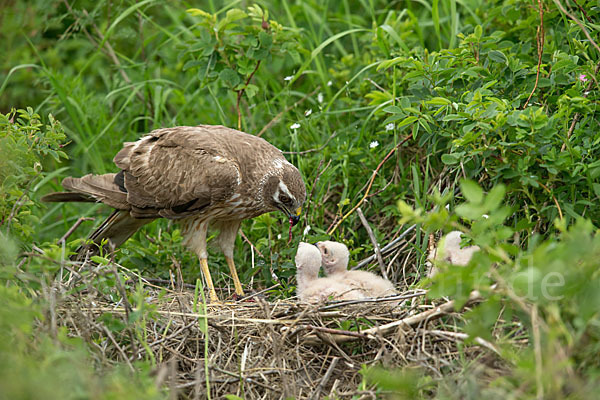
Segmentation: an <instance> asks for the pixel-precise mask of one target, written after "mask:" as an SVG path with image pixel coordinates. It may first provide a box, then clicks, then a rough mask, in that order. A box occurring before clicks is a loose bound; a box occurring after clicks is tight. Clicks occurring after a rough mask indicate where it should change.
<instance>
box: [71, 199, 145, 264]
mask: <svg viewBox="0 0 600 400" xmlns="http://www.w3.org/2000/svg"><path fill="white" fill-rule="evenodd" d="M151 221H153V218H148V219H139V218H133V217H132V216H131V215H130V214H129V211H122V210H115V211H114V212H113V213H112V214H110V215H109V216H108V218H106V220H105V221H104V222H103V223H102V224H101V225H100V226H99V227H98V228H97V229H96V230H95V231H94V232H92V234H91V235H90V236H89V238H88V241H90V240H91V241H92V243H88V244H84V245H81V246H79V248H78V249H77V250H76V254H75V255H73V256H72V257H71V259H72V260H73V261H83V260H85V259H86V258H88V257H91V256H93V255H96V254H98V253H99V252H100V245H101V244H102V241H103V240H104V239H107V240H108V243H107V244H106V245H105V249H106V251H107V252H110V251H112V249H115V248H117V247H119V246H120V245H122V244H123V243H124V242H125V241H126V240H127V239H129V238H130V237H131V236H133V234H134V233H135V232H136V231H137V230H138V229H140V228H141V227H142V226H144V225H146V224H147V223H149V222H151Z"/></svg>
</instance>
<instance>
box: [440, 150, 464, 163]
mask: <svg viewBox="0 0 600 400" xmlns="http://www.w3.org/2000/svg"><path fill="white" fill-rule="evenodd" d="M459 160H460V158H459V156H458V154H456V153H450V154H442V162H443V163H444V164H446V165H454V164H458V162H459Z"/></svg>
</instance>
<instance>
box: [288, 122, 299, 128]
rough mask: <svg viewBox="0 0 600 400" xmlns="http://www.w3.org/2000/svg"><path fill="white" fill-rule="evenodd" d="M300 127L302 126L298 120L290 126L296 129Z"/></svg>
mask: <svg viewBox="0 0 600 400" xmlns="http://www.w3.org/2000/svg"><path fill="white" fill-rule="evenodd" d="M298 128H300V124H299V123H297V122H296V123H295V124H292V125H291V126H290V129H294V130H296V129H298Z"/></svg>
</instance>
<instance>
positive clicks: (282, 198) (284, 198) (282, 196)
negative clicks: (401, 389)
mask: <svg viewBox="0 0 600 400" xmlns="http://www.w3.org/2000/svg"><path fill="white" fill-rule="evenodd" d="M290 200H291V199H290V198H289V196H287V195H285V194H280V195H279V201H280V202H282V203H289V202H290Z"/></svg>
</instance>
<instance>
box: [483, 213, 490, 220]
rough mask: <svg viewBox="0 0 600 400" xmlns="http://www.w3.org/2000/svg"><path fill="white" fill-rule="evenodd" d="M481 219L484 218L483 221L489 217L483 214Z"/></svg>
mask: <svg viewBox="0 0 600 400" xmlns="http://www.w3.org/2000/svg"><path fill="white" fill-rule="evenodd" d="M482 217H483V218H485V219H488V218H489V217H490V216H489V215H487V214H483V215H482Z"/></svg>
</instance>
